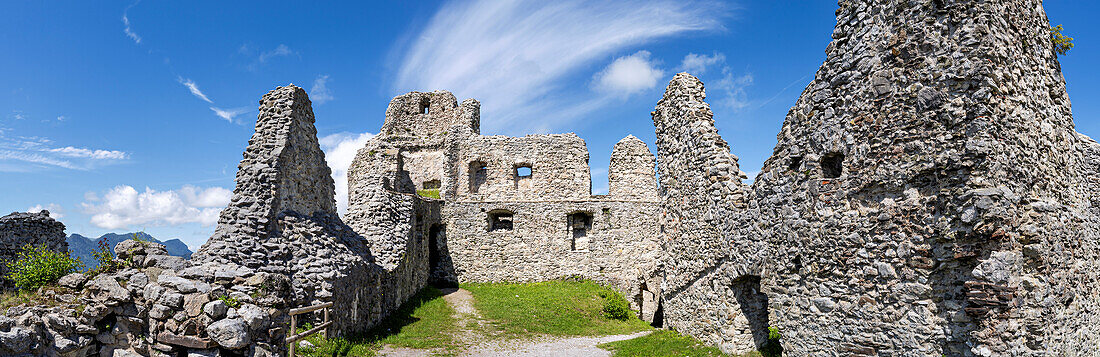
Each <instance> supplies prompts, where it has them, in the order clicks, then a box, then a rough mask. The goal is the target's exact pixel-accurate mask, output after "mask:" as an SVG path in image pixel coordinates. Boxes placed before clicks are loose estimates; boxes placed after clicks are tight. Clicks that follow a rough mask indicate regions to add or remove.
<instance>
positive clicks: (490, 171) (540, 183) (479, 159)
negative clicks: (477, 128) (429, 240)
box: [447, 133, 592, 201]
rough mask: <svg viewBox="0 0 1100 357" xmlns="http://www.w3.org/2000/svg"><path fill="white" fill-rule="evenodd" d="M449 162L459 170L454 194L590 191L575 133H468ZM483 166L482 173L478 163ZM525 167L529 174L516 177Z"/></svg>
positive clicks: (576, 195)
mask: <svg viewBox="0 0 1100 357" xmlns="http://www.w3.org/2000/svg"><path fill="white" fill-rule="evenodd" d="M463 139H464V140H463V141H462V142H461V143H460V145H459V150H458V151H457V152H453V151H452V152H449V154H452V155H453V156H452V157H448V159H447V160H448V164H450V165H453V166H454V167H455V168H456V169H457V170H458V175H457V181H455V182H454V185H455V186H454V192H456V193H457V195H456V196H455V199H458V200H480V201H486V200H495V201H522V200H538V199H545V198H549V197H553V198H555V199H586V198H588V196H590V195H591V193H592V176H591V172H590V171H589V169H588V148H587V147H586V146H585V143H584V139H581V138H580V137H578V136H577V135H576V134H572V133H570V134H549V135H527V136H524V137H508V136H500V135H493V136H481V135H477V136H469V137H466V138H463ZM482 167H484V171H483V172H484V173H483V174H482V173H479V172H478V170H479V168H482ZM520 167H527V168H529V169H530V176H529V177H527V178H522V177H520V176H518V169H519V168H520Z"/></svg>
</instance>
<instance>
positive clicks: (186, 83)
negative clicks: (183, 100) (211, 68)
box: [177, 77, 214, 103]
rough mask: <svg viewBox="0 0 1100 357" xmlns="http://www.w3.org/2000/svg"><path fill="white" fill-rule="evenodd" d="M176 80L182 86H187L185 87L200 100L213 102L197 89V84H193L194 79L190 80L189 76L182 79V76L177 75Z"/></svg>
mask: <svg viewBox="0 0 1100 357" xmlns="http://www.w3.org/2000/svg"><path fill="white" fill-rule="evenodd" d="M177 80H178V81H179V82H180V84H182V85H183V86H184V87H187V89H188V90H190V91H191V94H194V95H195V96H196V97H198V98H199V99H202V100H204V101H206V102H207V103H214V101H212V100H210V98H207V97H206V94H203V93H202V91H201V90H199V85H198V84H195V81H192V80H191V79H190V78H187V79H184V78H183V77H178V78H177Z"/></svg>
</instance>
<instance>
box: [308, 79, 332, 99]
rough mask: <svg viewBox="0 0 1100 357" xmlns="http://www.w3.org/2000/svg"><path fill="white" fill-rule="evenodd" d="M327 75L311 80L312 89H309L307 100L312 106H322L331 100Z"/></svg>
mask: <svg viewBox="0 0 1100 357" xmlns="http://www.w3.org/2000/svg"><path fill="white" fill-rule="evenodd" d="M327 84H328V75H327V74H326V75H323V76H317V79H314V80H313V87H310V88H309V99H310V100H312V101H313V103H314V104H324V103H325V102H327V101H330V100H332V99H333V98H332V91H331V90H329V89H328V86H327Z"/></svg>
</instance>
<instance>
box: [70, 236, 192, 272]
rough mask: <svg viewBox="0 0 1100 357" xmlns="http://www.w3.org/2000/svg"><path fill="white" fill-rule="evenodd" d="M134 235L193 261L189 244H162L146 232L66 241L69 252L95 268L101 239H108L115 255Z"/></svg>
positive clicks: (72, 237) (83, 237) (174, 241)
mask: <svg viewBox="0 0 1100 357" xmlns="http://www.w3.org/2000/svg"><path fill="white" fill-rule="evenodd" d="M134 234H137V236H138V238H140V239H142V240H147V241H150V242H156V243H160V244H164V248H165V249H167V250H168V254H169V255H174V256H177V257H183V258H185V259H191V250H190V249H187V244H184V243H183V242H182V241H180V240H179V239H170V240H167V241H163V242H162V241H160V240H159V239H156V238H153V236H151V235H149V234H146V233H145V232H137V233H123V234H115V233H107V234H104V235H102V236H99V238H88V237H85V236H82V235H79V234H75V233H74V234H70V235H69V237H68V238H66V239H65V240H67V241H68V242H69V250H72V251H73V257H74V258H77V259H80V261H82V262H84V265H86V266H89V267H94V266H96V264H97V263H98V262H96V260H95V257H93V256H92V251H93V250H95V249H96V248H98V247H99V240H100V239H104V238H106V239H107V247H108V248H110V249H111V252H112V253H113V252H114V250H115V245H117V244H118V243H120V242H122V241H124V240H127V239H132V238H133V236H134Z"/></svg>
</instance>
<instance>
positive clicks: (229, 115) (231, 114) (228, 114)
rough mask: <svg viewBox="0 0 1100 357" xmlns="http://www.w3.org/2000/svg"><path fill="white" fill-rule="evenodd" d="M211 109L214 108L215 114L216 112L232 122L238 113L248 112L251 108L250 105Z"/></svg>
mask: <svg viewBox="0 0 1100 357" xmlns="http://www.w3.org/2000/svg"><path fill="white" fill-rule="evenodd" d="M210 110H213V111H214V114H216V115H217V116H218V117H221V118H222V119H225V120H227V121H229V122H230V123H233V122H234V121H233V118H236V117H237V116H238V115H241V114H244V113H248V111H249V110H251V109H249V108H248V107H241V108H232V109H222V108H215V107H210Z"/></svg>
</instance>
